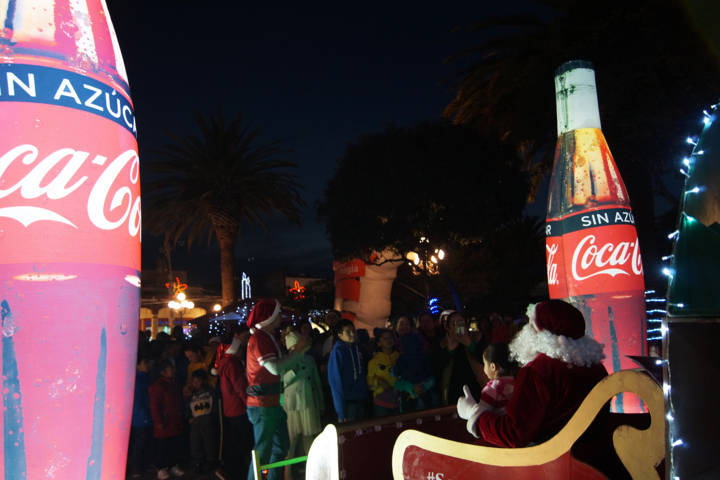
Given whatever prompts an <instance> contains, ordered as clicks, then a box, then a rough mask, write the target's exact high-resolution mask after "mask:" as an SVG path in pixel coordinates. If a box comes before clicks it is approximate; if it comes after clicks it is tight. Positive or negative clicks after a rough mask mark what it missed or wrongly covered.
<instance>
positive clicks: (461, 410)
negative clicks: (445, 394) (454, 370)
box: [457, 385, 477, 420]
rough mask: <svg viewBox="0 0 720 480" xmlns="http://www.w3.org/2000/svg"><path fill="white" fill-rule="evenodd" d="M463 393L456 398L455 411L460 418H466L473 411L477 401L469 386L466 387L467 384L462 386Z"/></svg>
mask: <svg viewBox="0 0 720 480" xmlns="http://www.w3.org/2000/svg"><path fill="white" fill-rule="evenodd" d="M463 393H464V394H465V395H464V396H462V397H460V398H458V401H457V411H458V416H459V417H460V418H462V419H463V420H467V419H468V418H470V416H471V415H472V414H473V412H474V411H475V407H476V406H477V402H476V401H475V397H473V396H472V393H471V392H470V387H468V386H467V385H464V386H463Z"/></svg>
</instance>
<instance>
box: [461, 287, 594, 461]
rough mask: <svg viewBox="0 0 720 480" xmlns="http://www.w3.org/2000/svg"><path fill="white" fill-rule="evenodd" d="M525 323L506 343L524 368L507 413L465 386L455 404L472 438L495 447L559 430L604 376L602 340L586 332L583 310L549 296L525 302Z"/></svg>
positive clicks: (539, 438)
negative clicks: (478, 396)
mask: <svg viewBox="0 0 720 480" xmlns="http://www.w3.org/2000/svg"><path fill="white" fill-rule="evenodd" d="M527 313H528V318H529V320H530V321H529V322H528V324H527V325H525V327H523V329H522V330H521V331H520V332H518V334H517V335H516V336H515V338H514V339H513V341H512V342H511V343H510V353H511V356H512V357H513V358H514V359H515V360H517V361H518V362H519V363H520V364H521V365H522V366H523V367H522V368H521V369H520V370H519V371H518V374H517V377H516V379H515V388H514V392H513V396H512V398H511V399H510V401H509V403H508V404H507V408H506V413H505V414H499V413H494V412H492V411H490V407H489V405H487V404H485V403H484V402H482V401H481V402H476V401H475V399H474V398H473V397H472V395H471V394H470V390H469V389H468V388H467V387H466V388H465V396H463V397H460V398H459V399H458V403H457V409H458V414H459V415H460V417H461V418H463V419H465V420H467V429H468V431H469V432H470V433H471V434H473V435H474V436H475V437H478V438H482V439H483V440H485V441H486V442H488V443H490V444H492V445H496V446H500V447H524V446H526V445H528V444H529V443H530V442H535V443H540V442H543V441H545V440H548V439H549V438H551V437H552V436H553V435H555V434H556V433H558V432H559V431H560V430H561V429H562V427H563V426H564V425H565V424H566V423H567V421H568V420H569V419H570V417H571V416H572V415H573V413H575V411H576V410H577V408H578V407H579V406H580V404H581V403H582V401H583V400H584V399H585V397H586V396H587V394H588V393H589V392H590V390H592V388H593V387H594V386H595V385H596V384H597V383H598V382H599V381H600V380H602V379H603V378H605V377H606V376H607V371H606V370H605V367H603V365H602V363H601V361H602V359H603V358H604V357H605V355H604V354H603V345H602V344H601V343H598V342H597V341H595V340H593V339H592V338H590V337H588V336H586V335H585V320H584V319H583V316H582V313H580V311H579V310H578V309H576V308H575V307H573V306H572V305H570V304H569V303H566V302H563V301H561V300H548V301H544V302H541V303H538V304H537V305H530V306H529V307H528V311H527Z"/></svg>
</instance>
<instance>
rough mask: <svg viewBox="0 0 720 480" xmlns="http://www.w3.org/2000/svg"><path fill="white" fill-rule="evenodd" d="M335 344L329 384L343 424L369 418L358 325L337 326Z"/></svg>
mask: <svg viewBox="0 0 720 480" xmlns="http://www.w3.org/2000/svg"><path fill="white" fill-rule="evenodd" d="M335 332H336V333H337V337H338V340H339V341H338V342H335V345H334V346H333V349H332V351H331V352H330V360H329V361H328V383H329V384H330V391H331V392H332V398H333V404H334V405H335V412H336V413H337V417H338V421H339V422H351V421H353V420H360V419H362V418H364V417H365V410H366V404H367V402H368V389H367V383H366V381H365V377H366V376H367V366H366V364H365V361H364V359H363V356H362V353H361V350H360V347H359V346H358V345H357V344H356V343H355V326H354V325H353V323H352V322H351V321H350V320H347V319H343V320H340V321H339V322H338V323H337V324H336V325H335Z"/></svg>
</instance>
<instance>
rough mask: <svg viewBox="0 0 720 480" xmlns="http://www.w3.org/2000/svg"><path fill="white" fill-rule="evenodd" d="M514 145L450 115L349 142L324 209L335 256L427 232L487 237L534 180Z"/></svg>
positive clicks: (406, 244) (462, 239)
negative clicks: (450, 119) (460, 123)
mask: <svg viewBox="0 0 720 480" xmlns="http://www.w3.org/2000/svg"><path fill="white" fill-rule="evenodd" d="M517 163H518V162H517V157H516V155H515V154H514V152H513V150H512V149H511V148H509V147H508V146H507V145H506V144H504V143H503V142H500V141H497V140H495V139H489V138H485V137H483V136H481V135H479V134H478V133H477V132H476V131H474V130H473V129H471V128H467V127H460V126H453V125H450V124H449V123H448V122H445V121H437V122H429V123H424V124H420V125H417V126H414V127H409V128H402V127H396V126H391V127H388V128H387V129H386V130H385V131H384V132H382V133H378V134H372V135H367V136H364V137H361V138H360V139H359V140H358V141H357V142H355V143H353V144H350V145H348V147H347V149H346V151H345V154H344V156H343V157H342V158H341V159H340V161H339V163H338V168H337V170H336V171H335V174H334V175H333V177H332V178H331V179H330V181H329V183H328V186H327V188H326V190H325V195H324V198H323V199H322V200H321V202H320V204H319V206H318V211H319V214H320V217H321V219H322V220H323V221H324V222H325V225H326V228H327V232H328V236H329V238H330V242H331V244H332V247H333V253H334V255H335V257H336V258H349V257H360V258H364V259H366V260H367V259H368V258H369V256H370V253H371V252H372V251H374V250H378V251H379V250H384V249H385V248H390V249H393V250H395V251H396V252H398V253H399V254H402V253H404V252H406V251H407V250H409V249H412V248H414V247H415V246H416V245H417V241H418V239H419V238H420V237H421V236H425V237H428V238H430V240H431V241H432V242H434V243H435V244H437V242H458V243H468V242H473V241H481V239H482V237H483V235H485V234H486V233H487V232H489V231H491V230H492V229H494V228H496V227H497V226H498V225H501V224H503V223H504V222H506V221H508V220H510V219H513V218H515V217H517V216H518V215H519V214H520V212H521V210H522V208H523V206H524V203H525V195H526V194H527V182H526V179H525V176H524V175H523V174H522V173H521V172H520V170H519V168H518V166H517Z"/></svg>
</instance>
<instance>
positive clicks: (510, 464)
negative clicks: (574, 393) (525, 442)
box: [392, 370, 665, 480]
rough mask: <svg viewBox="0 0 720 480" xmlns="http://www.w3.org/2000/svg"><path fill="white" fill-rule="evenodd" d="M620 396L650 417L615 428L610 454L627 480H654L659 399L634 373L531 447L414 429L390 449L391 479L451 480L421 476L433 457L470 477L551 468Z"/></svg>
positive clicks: (594, 394)
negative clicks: (634, 400)
mask: <svg viewBox="0 0 720 480" xmlns="http://www.w3.org/2000/svg"><path fill="white" fill-rule="evenodd" d="M622 392H632V393H634V394H636V395H637V396H638V397H640V398H641V399H642V400H643V401H644V402H645V404H646V406H647V408H648V411H649V413H650V426H649V428H647V429H645V430H640V429H638V428H635V427H632V426H629V425H620V426H619V427H617V428H616V429H615V430H614V431H613V433H612V441H613V447H614V449H615V452H616V453H617V456H618V457H619V459H620V461H621V462H622V464H623V466H624V467H625V469H626V470H627V471H628V473H629V474H630V475H631V476H632V478H634V479H658V478H659V475H658V473H657V470H656V466H657V465H658V464H659V462H660V461H661V460H662V459H663V457H664V455H665V418H664V403H663V394H662V389H661V388H660V387H659V385H658V384H657V383H656V382H655V381H654V380H652V378H650V376H648V375H647V374H645V373H643V372H641V371H639V370H623V371H620V372H616V373H614V374H612V375H610V376H608V377H607V378H605V379H604V380H602V381H601V382H600V383H598V384H597V385H596V386H595V388H593V390H592V391H591V392H590V393H589V394H588V396H587V397H586V398H585V400H584V401H583V403H582V404H581V405H580V408H579V409H578V410H577V412H575V414H574V415H573V416H572V418H571V419H570V421H569V422H568V423H567V425H565V427H564V428H563V429H562V430H561V431H560V432H559V433H558V434H557V435H555V436H554V437H553V438H551V439H550V440H548V441H546V442H544V443H541V444H539V445H535V446H532V447H526V448H495V447H485V446H480V445H473V444H468V443H461V442H456V441H452V440H447V439H444V438H440V437H436V436H433V435H428V434H426V433H422V432H419V431H417V430H406V431H404V432H402V433H401V434H400V435H399V436H398V438H397V440H396V442H395V446H394V448H393V456H392V470H393V477H394V479H395V480H406V479H415V478H421V475H422V477H423V478H428V477H427V476H426V475H427V474H431V473H432V474H433V475H434V478H436V479H447V480H451V479H452V478H453V477H454V476H452V475H448V474H447V473H445V474H441V475H440V476H439V477H438V476H437V473H439V472H435V471H432V472H431V471H430V470H428V472H427V474H426V472H425V470H423V465H422V464H423V462H424V461H426V460H427V461H428V464H429V463H431V462H430V460H431V457H437V458H435V462H434V465H435V466H437V465H438V458H439V459H440V463H442V459H443V457H438V456H444V457H449V458H445V464H446V465H450V464H459V465H462V464H463V463H465V464H466V466H467V467H468V470H466V471H467V472H468V473H470V472H472V473H473V476H474V477H475V478H480V477H482V476H483V475H482V473H483V470H484V469H483V468H479V467H481V466H483V465H485V466H487V467H488V469H487V473H488V474H490V472H494V475H495V476H496V475H498V473H500V472H501V471H502V470H503V469H504V468H503V467H507V469H508V473H509V472H510V471H513V472H522V471H523V467H525V468H527V469H528V470H533V467H536V468H537V467H539V466H543V465H547V464H550V463H552V462H554V461H556V460H557V459H559V458H560V457H561V456H563V455H568V456H569V452H570V449H571V447H572V446H573V444H575V442H576V441H577V440H578V439H579V438H580V436H581V435H582V434H583V433H584V432H585V431H586V430H587V429H588V427H589V426H590V424H591V423H592V421H593V420H594V419H595V417H596V416H597V414H598V413H599V412H600V411H601V409H602V408H603V406H604V405H605V404H606V403H607V402H608V401H609V400H610V399H612V398H613V397H614V396H615V395H617V394H618V393H622ZM448 460H449V461H448ZM478 464H481V465H478ZM499 469H500V470H499ZM420 472H422V474H420ZM528 473H529V472H528ZM478 474H479V475H480V477H478V476H477V475H478ZM503 476H504V477H505V478H510V476H507V475H503ZM496 478H497V476H496ZM528 478H531V477H528ZM586 478H597V477H590V476H589V477H586Z"/></svg>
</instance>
